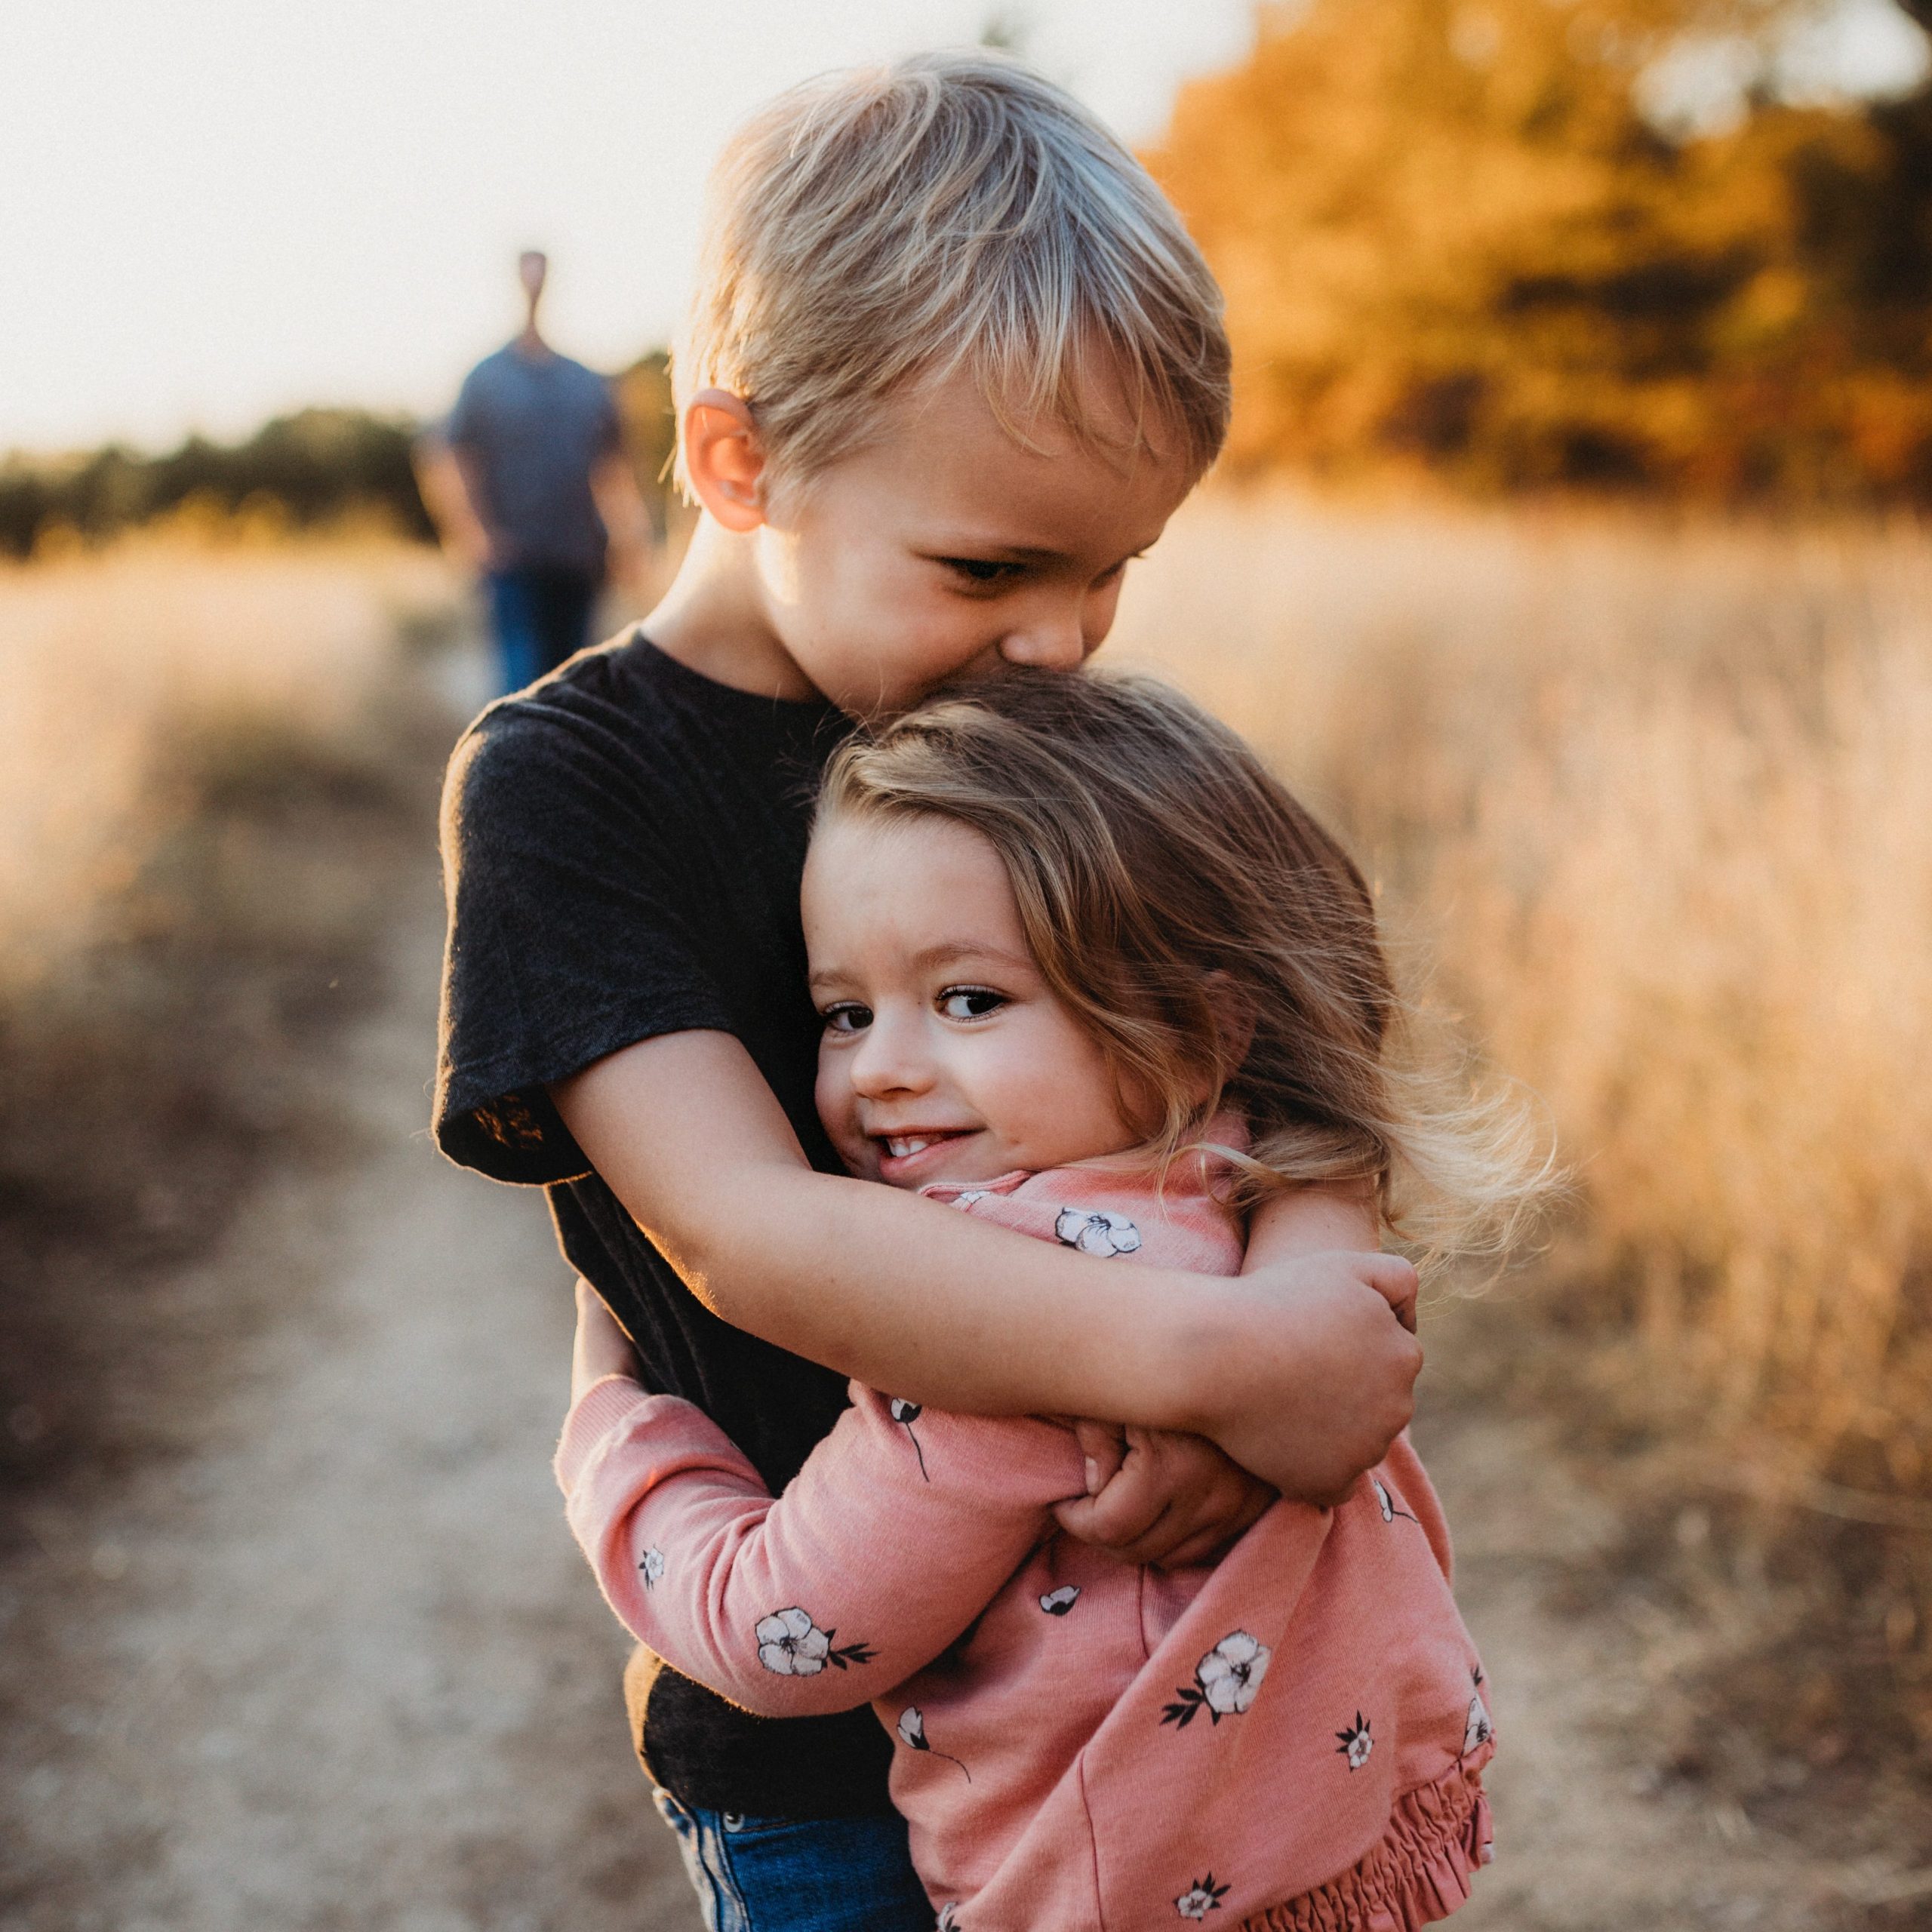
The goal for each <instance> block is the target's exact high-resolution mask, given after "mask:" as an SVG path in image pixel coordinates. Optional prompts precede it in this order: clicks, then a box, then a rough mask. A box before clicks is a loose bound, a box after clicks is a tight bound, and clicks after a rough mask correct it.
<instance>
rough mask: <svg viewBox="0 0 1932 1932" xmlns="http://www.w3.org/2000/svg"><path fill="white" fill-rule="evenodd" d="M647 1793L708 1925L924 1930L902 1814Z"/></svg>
mask: <svg viewBox="0 0 1932 1932" xmlns="http://www.w3.org/2000/svg"><path fill="white" fill-rule="evenodd" d="M657 1808H658V1810H660V1811H661V1812H663V1814H664V1820H665V1823H666V1824H668V1825H669V1826H670V1827H671V1829H672V1831H674V1832H676V1833H677V1835H678V1850H680V1851H681V1852H682V1853H683V1854H684V1856H685V1870H686V1871H687V1872H689V1873H690V1874H691V1883H692V1884H693V1885H694V1887H696V1888H697V1896H698V1903H700V1905H701V1906H703V1908H704V1922H705V1924H706V1927H708V1928H709V1932H933V1909H932V1906H931V1904H930V1903H928V1900H927V1898H926V1893H925V1887H924V1886H923V1885H921V1884H920V1883H919V1881H918V1875H916V1874H915V1872H914V1871H913V1869H912V1859H911V1857H910V1856H909V1854H908V1853H907V1851H906V1821H905V1820H903V1818H900V1817H897V1816H896V1815H895V1814H893V1813H891V1812H887V1813H884V1814H878V1815H873V1816H869V1817H863V1818H747V1817H744V1816H743V1814H740V1813H739V1812H736V1811H694V1810H688V1809H687V1808H686V1807H685V1806H684V1805H681V1804H679V1803H678V1801H677V1800H676V1799H675V1798H673V1797H672V1795H671V1794H670V1793H669V1792H668V1791H660V1792H658V1793H657Z"/></svg>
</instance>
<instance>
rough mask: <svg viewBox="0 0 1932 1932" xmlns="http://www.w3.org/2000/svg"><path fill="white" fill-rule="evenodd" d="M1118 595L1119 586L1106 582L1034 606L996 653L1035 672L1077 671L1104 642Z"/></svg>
mask: <svg viewBox="0 0 1932 1932" xmlns="http://www.w3.org/2000/svg"><path fill="white" fill-rule="evenodd" d="M1118 594H1119V592H1118V585H1117V584H1115V583H1108V584H1104V585H1101V586H1097V587H1095V588H1093V589H1088V590H1087V591H1086V592H1084V593H1082V594H1081V595H1078V596H1076V597H1074V598H1069V599H1067V600H1066V601H1060V600H1059V599H1055V601H1054V602H1052V603H1051V604H1047V605H1039V606H1036V607H1035V608H1034V610H1033V611H1031V612H1030V613H1029V614H1028V616H1027V617H1026V620H1025V621H1024V622H1023V623H1019V624H1017V625H1016V626H1014V629H1012V630H1011V632H1008V635H1006V636H1005V637H1004V638H1002V639H1001V643H1000V647H999V654H1000V655H1001V657H1004V659H1005V660H1006V661H1007V662H1008V663H1009V664H1025V665H1028V666H1031V667H1032V668H1033V669H1037V670H1042V671H1077V670H1078V669H1079V668H1080V667H1081V665H1082V664H1084V663H1086V661H1087V660H1088V658H1090V657H1092V656H1093V654H1094V652H1095V651H1098V650H1099V649H1100V646H1101V645H1102V644H1103V643H1104V642H1105V641H1106V635H1107V632H1108V631H1109V629H1111V628H1112V624H1113V620H1114V606H1115V602H1116V601H1118Z"/></svg>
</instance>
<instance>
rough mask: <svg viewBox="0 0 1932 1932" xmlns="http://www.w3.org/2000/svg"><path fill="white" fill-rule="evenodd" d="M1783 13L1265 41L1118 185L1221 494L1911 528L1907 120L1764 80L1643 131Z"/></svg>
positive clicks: (1928, 216) (1276, 20)
mask: <svg viewBox="0 0 1932 1932" xmlns="http://www.w3.org/2000/svg"><path fill="white" fill-rule="evenodd" d="M1915 6H1916V8H1917V11H1919V12H1920V14H1921V16H1924V17H1932V0H1915ZM1791 12H1792V7H1791V6H1790V5H1777V4H1774V0H1308V4H1306V5H1299V6H1283V5H1273V6H1265V7H1263V8H1262V10H1261V11H1260V14H1259V15H1258V17H1257V40H1256V45H1255V47H1254V51H1253V53H1252V54H1251V57H1250V58H1249V59H1248V60H1247V62H1246V63H1245V64H1244V65H1243V66H1241V68H1239V69H1238V70H1236V71H1235V72H1230V73H1227V74H1223V75H1217V76H1214V77H1213V78H1209V79H1207V80H1204V81H1201V82H1198V83H1196V84H1195V85H1192V86H1191V87H1190V88H1187V89H1186V91H1184V92H1183V94H1182V96H1181V97H1180V101H1179V102H1178V103H1177V107H1176V110H1175V113H1174V119H1173V122H1172V125H1171V128H1170V131H1169V132H1168V135H1167V137H1166V138H1165V140H1164V141H1163V143H1161V146H1159V147H1158V149H1156V150H1155V152H1153V153H1152V155H1150V156H1149V161H1150V162H1151V164H1152V166H1153V167H1154V168H1155V171H1156V173H1157V174H1158V175H1159V176H1160V177H1161V179H1162V180H1164V182H1165V183H1166V184H1167V186H1168V188H1169V189H1170V191H1171V192H1172V193H1173V195H1174V197H1175V198H1176V200H1177V202H1179V204H1180V207H1181V208H1182V210H1183V212H1184V213H1185V214H1186V216H1187V217H1188V219H1189V222H1190V223H1191V224H1192V226H1193V228H1194V229H1195V232H1196V233H1197V235H1199V237H1200V238H1201V242H1202V244H1203V245H1204V248H1206V250H1207V254H1208V256H1209V258H1210V260H1211V261H1212V262H1213V263H1214V266H1215V268H1216V269H1217V272H1218V273H1219V274H1220V276H1221V278H1222V280H1223V284H1224V285H1225V287H1226V290H1227V293H1228V297H1229V311H1230V318H1231V322H1232V330H1233V334H1234V337H1235V353H1236V369H1237V386H1238V389H1237V393H1238V411H1237V419H1236V430H1235V438H1234V441H1233V445H1232V448H1231V451H1230V458H1231V461H1232V463H1233V464H1234V465H1235V466H1237V467H1239V468H1244V469H1256V468H1258V467H1260V466H1266V465H1271V464H1276V463H1291V464H1294V465H1295V466H1299V467H1301V468H1303V469H1313V470H1315V471H1318V472H1341V471H1344V470H1347V469H1356V468H1359V467H1361V466H1363V465H1364V464H1376V465H1387V464H1389V463H1416V464H1420V465H1424V466H1428V467H1429V468H1431V469H1434V470H1436V471H1438V472H1441V473H1443V474H1445V475H1448V476H1450V477H1451V478H1454V479H1455V480H1457V481H1460V482H1461V483H1463V484H1464V485H1469V486H1472V487H1476V488H1524V487H1536V486H1540V485H1592V486H1598V487H1619V488H1643V489H1648V490H1654V491H1671V492H1675V493H1681V494H1700V495H1709V496H1721V497H1749V496H1754V495H1755V496H1764V495H1770V496H1774V497H1780V498H1783V499H1786V500H1804V499H1812V500H1815V499H1819V498H1829V499H1838V500H1842V499H1845V498H1851V497H1868V498H1869V497H1901V496H1910V497H1918V498H1921V499H1922V498H1927V497H1932V333H1928V317H1932V303H1928V298H1932V106H1928V103H1927V97H1925V96H1924V95H1923V94H1921V95H1918V96H1915V97H1912V98H1910V99H1908V100H1903V101H1899V102H1894V103H1885V104H1875V103H1854V104H1847V105H1844V106H1839V107H1836V108H1834V109H1819V108H1808V109H1807V108H1799V107H1796V106H1789V105H1786V104H1783V103H1781V102H1780V100H1778V99H1777V97H1776V94H1775V91H1774V88H1773V87H1772V85H1770V80H1769V78H1766V79H1765V80H1764V81H1762V82H1758V83H1757V84H1755V85H1750V86H1748V87H1747V88H1746V90H1745V91H1744V93H1743V97H1741V98H1740V101H1739V102H1738V103H1737V105H1738V107H1739V109H1740V112H1739V114H1738V115H1737V116H1735V117H1734V125H1730V126H1728V127H1726V128H1723V129H1721V130H1719V131H1713V130H1712V129H1710V128H1703V129H1699V128H1697V127H1695V126H1694V125H1672V120H1671V118H1670V115H1669V111H1668V109H1669V103H1668V102H1667V101H1665V100H1662V99H1661V98H1660V93H1659V88H1660V77H1663V78H1667V77H1668V75H1669V71H1670V62H1671V60H1672V57H1673V56H1674V55H1681V54H1682V53H1683V52H1684V51H1685V50H1686V49H1691V50H1693V51H1694V49H1695V48H1696V47H1697V45H1699V44H1700V42H1701V43H1702V44H1704V45H1721V44H1742V45H1746V46H1747V47H1748V46H1749V45H1752V44H1761V45H1763V46H1764V48H1766V49H1767V50H1769V49H1770V48H1772V47H1773V46H1774V43H1775V40H1776V36H1777V33H1778V32H1779V31H1780V27H1781V26H1782V25H1783V23H1785V22H1786V20H1787V19H1788V17H1789V14H1791ZM1765 72H1766V75H1767V77H1768V76H1769V75H1770V72H1771V69H1770V62H1769V56H1768V52H1767V61H1766V67H1765Z"/></svg>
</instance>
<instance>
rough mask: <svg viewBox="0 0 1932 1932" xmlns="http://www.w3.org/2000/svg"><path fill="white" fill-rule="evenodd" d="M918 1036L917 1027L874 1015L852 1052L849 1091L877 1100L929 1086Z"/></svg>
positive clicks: (930, 1080) (928, 1072)
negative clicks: (850, 1087)
mask: <svg viewBox="0 0 1932 1932" xmlns="http://www.w3.org/2000/svg"><path fill="white" fill-rule="evenodd" d="M918 1035H919V1029H918V1027H917V1026H912V1025H908V1024H906V1023H903V1022H902V1021H900V1020H897V1019H894V1018H891V1017H888V1016H887V1015H885V1014H881V1013H876V1012H875V1014H874V1015H873V1017H872V1024H871V1026H869V1027H867V1028H866V1037H865V1038H864V1039H863V1040H862V1041H860V1043H859V1044H858V1045H857V1047H856V1048H854V1049H853V1052H852V1058H851V1080H852V1091H854V1093H856V1094H863V1096H864V1097H866V1099H867V1100H882V1099H884V1097H885V1096H886V1095H888V1094H917V1093H920V1092H922V1091H924V1089H925V1088H928V1087H929V1086H930V1085H931V1084H932V1070H931V1067H930V1066H928V1064H927V1063H926V1059H925V1056H924V1054H922V1053H921V1051H919V1041H918Z"/></svg>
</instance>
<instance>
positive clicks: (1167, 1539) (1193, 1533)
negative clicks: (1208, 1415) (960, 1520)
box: [1054, 1422, 1276, 1569]
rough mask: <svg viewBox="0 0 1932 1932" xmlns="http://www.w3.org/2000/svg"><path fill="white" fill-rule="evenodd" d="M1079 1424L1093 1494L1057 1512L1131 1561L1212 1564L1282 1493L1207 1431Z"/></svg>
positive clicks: (1082, 1536) (1063, 1523)
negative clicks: (1187, 1432)
mask: <svg viewBox="0 0 1932 1932" xmlns="http://www.w3.org/2000/svg"><path fill="white" fill-rule="evenodd" d="M1074 1428H1075V1432H1076V1433H1077V1434H1078V1436H1079V1438H1080V1447H1081V1454H1083V1455H1084V1457H1085V1458H1086V1461H1087V1491H1088V1493H1087V1494H1085V1495H1084V1496H1081V1497H1075V1498H1074V1499H1073V1500H1072V1501H1071V1502H1068V1503H1061V1504H1060V1505H1059V1506H1057V1508H1056V1509H1054V1515H1055V1516H1056V1517H1057V1518H1059V1521H1060V1527H1061V1528H1062V1529H1063V1530H1064V1531H1066V1533H1067V1534H1068V1535H1069V1536H1070V1537H1074V1538H1075V1540H1077V1541H1078V1542H1081V1543H1091V1544H1093V1545H1094V1546H1095V1547H1096V1548H1097V1549H1104V1550H1106V1552H1108V1554H1109V1555H1112V1556H1117V1557H1118V1558H1120V1559H1121V1561H1122V1562H1124V1563H1158V1564H1164V1566H1166V1567H1168V1568H1169V1569H1179V1568H1180V1567H1182V1566H1183V1564H1189V1563H1204V1562H1206V1561H1207V1559H1208V1558H1210V1557H1211V1556H1213V1555H1214V1554H1215V1553H1216V1552H1218V1551H1220V1550H1221V1549H1225V1548H1226V1546H1227V1545H1228V1544H1229V1543H1232V1542H1233V1541H1234V1540H1235V1537H1238V1536H1239V1535H1240V1534H1241V1533H1242V1531H1244V1530H1246V1529H1247V1527H1249V1526H1250V1525H1251V1524H1253V1523H1254V1521H1255V1520H1256V1519H1257V1518H1258V1517H1259V1516H1260V1515H1261V1513H1262V1512H1263V1510H1265V1509H1266V1508H1267V1507H1268V1506H1269V1504H1270V1503H1272V1502H1274V1501H1275V1500H1276V1498H1275V1491H1273V1490H1272V1489H1271V1488H1269V1486H1268V1485H1267V1484H1266V1483H1265V1482H1263V1481H1260V1480H1259V1479H1258V1478H1256V1477H1254V1476H1251V1475H1249V1474H1248V1472H1247V1471H1246V1470H1245V1469H1243V1468H1242V1467H1241V1465H1240V1464H1239V1463H1235V1462H1231V1461H1230V1460H1229V1459H1228V1458H1227V1457H1226V1456H1224V1455H1223V1454H1222V1453H1221V1451H1220V1450H1218V1449H1217V1448H1216V1447H1215V1446H1214V1444H1213V1443H1211V1442H1210V1441H1208V1440H1207V1438H1206V1437H1205V1436H1202V1435H1176V1434H1174V1433H1171V1432H1169V1431H1168V1430H1165V1429H1138V1428H1128V1429H1122V1428H1121V1427H1120V1426H1118V1424H1116V1423H1100V1422H1078V1423H1075V1425H1074Z"/></svg>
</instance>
